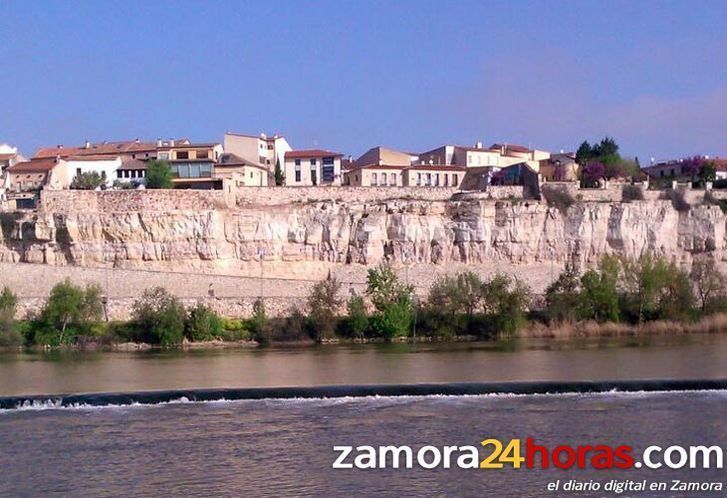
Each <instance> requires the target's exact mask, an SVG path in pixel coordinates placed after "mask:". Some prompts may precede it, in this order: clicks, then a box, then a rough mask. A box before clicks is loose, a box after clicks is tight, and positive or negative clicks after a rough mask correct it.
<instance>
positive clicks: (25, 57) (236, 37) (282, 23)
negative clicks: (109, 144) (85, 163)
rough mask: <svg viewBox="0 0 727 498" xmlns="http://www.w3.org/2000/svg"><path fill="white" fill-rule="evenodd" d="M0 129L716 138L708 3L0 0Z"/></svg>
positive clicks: (199, 135)
mask: <svg viewBox="0 0 727 498" xmlns="http://www.w3.org/2000/svg"><path fill="white" fill-rule="evenodd" d="M0 19H1V20H2V39H1V40H0V61H2V67H3V70H2V72H1V73H0V102H1V103H2V112H0V143H1V142H9V143H12V144H17V145H18V146H20V148H21V150H22V151H23V152H25V153H26V155H27V154H31V153H32V152H34V151H35V149H36V148H37V147H38V146H41V145H55V144H59V143H64V144H67V145H78V144H81V143H83V141H84V140H86V139H89V140H91V141H101V140H121V139H133V138H137V137H138V138H142V139H151V140H153V139H156V138H157V137H180V136H185V137H189V138H191V139H193V140H200V141H201V140H204V141H207V140H214V141H221V140H222V135H223V133H224V132H225V131H226V130H231V131H237V132H242V133H259V132H261V131H262V132H267V133H282V134H284V135H285V136H286V137H288V139H289V141H290V142H291V144H292V145H293V147H296V148H308V147H314V146H315V147H324V148H330V149H334V150H338V151H341V152H343V153H345V154H352V155H354V156H356V155H358V154H360V153H362V152H363V151H365V150H366V149H367V148H369V147H371V146H374V145H380V144H381V145H388V146H391V147H395V148H400V149H404V150H412V151H418V150H426V149H428V148H433V147H435V146H437V145H440V144H443V143H458V144H471V143H473V142H475V141H476V140H482V141H484V142H485V143H487V144H489V143H492V142H499V141H507V142H510V143H522V144H524V145H528V144H529V145H532V146H533V147H540V148H545V149H551V150H558V149H561V148H563V149H574V148H575V147H577V145H578V144H579V143H580V142H581V141H582V140H583V139H596V138H600V137H602V136H603V135H605V134H609V135H612V136H614V137H615V138H616V140H617V141H618V143H619V144H620V145H621V149H622V152H623V153H624V154H626V155H637V156H639V158H640V159H641V162H642V163H645V162H646V161H647V160H648V158H649V157H651V156H656V157H657V158H666V157H672V156H676V157H681V156H685V155H688V154H695V153H704V154H718V155H720V156H727V30H726V29H725V26H726V25H727V2H726V1H724V0H713V1H686V0H685V1H681V2H673V1H658V2H647V1H628V2H621V1H613V0H609V1H599V2H589V1H573V2H556V1H539V2H515V1H506V2H485V1H480V2H464V1H452V2H431V1H423V0H416V1H376V2H366V1H342V0H339V1H330V2H328V1H325V2H324V1H298V0H296V1H285V2H275V1H264V2H263V1H260V2H237V1H217V2H163V1H156V0H155V1H147V2H134V1H114V2H111V1H93V2H91V1H88V2H73V1H69V2H65V1H64V2H60V1H53V2H50V1H48V2H39V1H27V0H22V1H21V0H18V1H6V2H1V3H0Z"/></svg>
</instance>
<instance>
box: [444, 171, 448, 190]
mask: <svg viewBox="0 0 727 498" xmlns="http://www.w3.org/2000/svg"><path fill="white" fill-rule="evenodd" d="M444 186H445V187H449V175H448V174H446V173H445V174H444Z"/></svg>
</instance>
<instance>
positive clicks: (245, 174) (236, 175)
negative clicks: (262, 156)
mask: <svg viewBox="0 0 727 498" xmlns="http://www.w3.org/2000/svg"><path fill="white" fill-rule="evenodd" d="M215 179H216V180H223V182H224V181H228V180H229V182H230V183H229V184H230V185H234V186H235V187H267V186H268V184H269V183H268V169H267V168H266V167H265V166H262V165H260V164H253V163H251V162H250V161H247V160H245V159H243V158H241V157H238V156H236V155H235V154H230V153H229V152H225V153H224V154H222V155H221V156H220V160H219V162H218V163H217V164H216V165H215Z"/></svg>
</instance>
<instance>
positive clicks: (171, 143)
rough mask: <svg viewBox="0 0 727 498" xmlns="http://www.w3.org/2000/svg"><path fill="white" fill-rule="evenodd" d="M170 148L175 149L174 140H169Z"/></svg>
mask: <svg viewBox="0 0 727 498" xmlns="http://www.w3.org/2000/svg"><path fill="white" fill-rule="evenodd" d="M169 147H174V139H173V138H170V139H169Z"/></svg>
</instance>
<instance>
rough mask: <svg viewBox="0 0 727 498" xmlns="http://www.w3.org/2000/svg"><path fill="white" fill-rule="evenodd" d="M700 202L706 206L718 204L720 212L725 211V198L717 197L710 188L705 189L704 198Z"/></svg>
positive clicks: (726, 208)
mask: <svg viewBox="0 0 727 498" xmlns="http://www.w3.org/2000/svg"><path fill="white" fill-rule="evenodd" d="M702 203H703V204H704V205H706V206H719V208H720V209H721V210H722V213H727V200H724V199H717V198H716V197H715V196H714V194H713V193H712V191H711V190H707V191H706V192H705V193H704V200H703V201H702Z"/></svg>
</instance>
